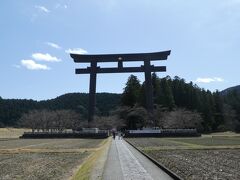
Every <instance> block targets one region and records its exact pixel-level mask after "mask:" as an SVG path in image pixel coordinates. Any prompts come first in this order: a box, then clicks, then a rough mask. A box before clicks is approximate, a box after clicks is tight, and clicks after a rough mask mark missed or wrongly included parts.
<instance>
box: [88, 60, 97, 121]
mask: <svg viewBox="0 0 240 180" xmlns="http://www.w3.org/2000/svg"><path fill="white" fill-rule="evenodd" d="M96 84H97V62H96V61H92V62H91V69H90V84H89V103H88V106H89V107H88V122H91V121H93V116H94V114H95V106H96Z"/></svg>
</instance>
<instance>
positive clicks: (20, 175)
mask: <svg viewBox="0 0 240 180" xmlns="http://www.w3.org/2000/svg"><path fill="white" fill-rule="evenodd" d="M3 131H5V132H9V130H3V129H1V130H0V135H1V138H0V179H4V180H8V179H9V180H10V179H11V180H12V179H24V180H25V179H29V180H30V179H31V180H35V179H36V180H37V179H38V180H39V179H40V180H41V179H44V180H45V179H71V178H72V177H74V174H76V173H77V172H78V170H79V168H80V167H81V165H82V164H83V163H85V162H86V160H87V159H88V158H89V157H90V156H92V154H94V153H95V152H96V151H98V149H101V147H102V146H103V144H104V142H105V141H106V140H101V139H14V138H16V136H17V134H19V132H21V131H22V132H23V131H24V130H17V132H14V131H13V134H14V135H11V136H8V135H7V134H4V132H3ZM20 135H21V134H20Z"/></svg>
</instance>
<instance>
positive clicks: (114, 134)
mask: <svg viewBox="0 0 240 180" xmlns="http://www.w3.org/2000/svg"><path fill="white" fill-rule="evenodd" d="M112 134H113V139H114V140H115V136H116V133H115V131H113V132H112Z"/></svg>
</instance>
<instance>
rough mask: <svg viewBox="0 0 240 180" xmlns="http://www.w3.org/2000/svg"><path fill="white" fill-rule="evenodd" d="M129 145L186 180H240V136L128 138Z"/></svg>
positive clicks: (221, 134) (226, 134) (232, 134)
mask: <svg viewBox="0 0 240 180" xmlns="http://www.w3.org/2000/svg"><path fill="white" fill-rule="evenodd" d="M128 141H130V142H131V143H133V144H134V145H135V146H136V147H138V148H140V149H141V150H142V151H144V152H145V153H147V154H148V155H150V156H151V157H153V158H154V159H156V160H157V161H158V162H159V163H160V164H163V165H164V166H166V167H167V168H169V169H170V170H172V171H173V172H175V173H176V174H177V175H178V176H180V177H181V178H183V179H229V180H230V179H231V180H239V179H240V163H239V162H240V136H239V134H234V133H217V134H211V135H203V136H202V137H199V138H129V139H128Z"/></svg>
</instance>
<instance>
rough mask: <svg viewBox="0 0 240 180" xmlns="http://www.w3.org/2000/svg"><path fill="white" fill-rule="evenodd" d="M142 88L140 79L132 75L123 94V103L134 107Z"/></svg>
mask: <svg viewBox="0 0 240 180" xmlns="http://www.w3.org/2000/svg"><path fill="white" fill-rule="evenodd" d="M140 90H141V84H140V81H139V80H138V78H137V77H136V76H134V75H131V76H130V77H129V78H128V81H127V83H126V87H125V88H124V91H123V94H122V104H123V105H125V106H131V107H133V106H134V105H135V104H136V103H137V101H138V98H139V94H140Z"/></svg>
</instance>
